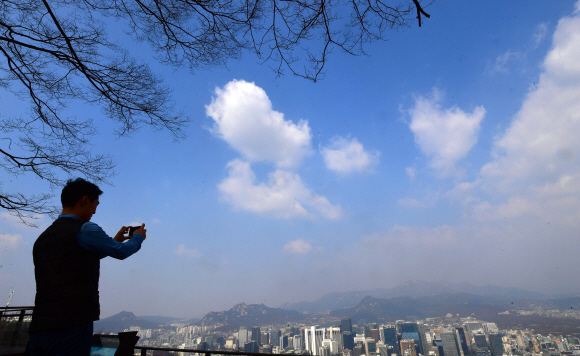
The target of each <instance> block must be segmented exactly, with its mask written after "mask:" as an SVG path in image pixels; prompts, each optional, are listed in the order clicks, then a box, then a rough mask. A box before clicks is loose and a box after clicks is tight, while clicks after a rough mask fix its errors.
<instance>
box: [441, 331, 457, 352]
mask: <svg viewBox="0 0 580 356" xmlns="http://www.w3.org/2000/svg"><path fill="white" fill-rule="evenodd" d="M439 335H440V336H441V344H442V346H443V355H442V356H459V349H458V347H457V341H456V340H455V333H453V332H452V331H451V330H446V329H442V330H441V331H440V332H439Z"/></svg>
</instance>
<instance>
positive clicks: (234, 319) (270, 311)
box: [197, 303, 304, 329]
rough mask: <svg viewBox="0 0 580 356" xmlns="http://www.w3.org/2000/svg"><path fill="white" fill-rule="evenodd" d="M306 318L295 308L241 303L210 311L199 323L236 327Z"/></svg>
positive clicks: (294, 321) (292, 321) (226, 327)
mask: <svg viewBox="0 0 580 356" xmlns="http://www.w3.org/2000/svg"><path fill="white" fill-rule="evenodd" d="M302 320H304V314H302V313H299V312H297V311H293V310H284V309H280V308H268V307H267V306H265V305H264V304H250V305H247V304H245V303H240V304H238V305H235V306H234V307H233V308H231V309H230V310H226V311H221V312H210V313H208V314H207V315H206V316H204V317H203V319H201V320H200V321H199V322H197V324H198V325H215V324H223V325H224V327H223V328H222V329H235V328H239V327H240V326H248V327H251V326H256V325H270V324H285V323H296V322H300V321H302Z"/></svg>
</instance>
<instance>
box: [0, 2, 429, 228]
mask: <svg viewBox="0 0 580 356" xmlns="http://www.w3.org/2000/svg"><path fill="white" fill-rule="evenodd" d="M413 10H416V12H417V19H418V21H419V26H421V15H424V16H426V17H429V15H428V14H427V13H426V12H425V11H424V10H423V7H422V6H421V4H420V3H419V1H418V0H42V1H38V0H3V1H2V2H0V88H2V89H3V90H7V91H10V92H12V93H13V94H15V95H16V96H18V97H19V98H22V99H24V100H27V101H28V102H29V103H30V114H29V115H23V116H21V117H7V118H5V117H0V133H1V134H2V135H3V136H2V137H0V138H8V140H0V169H2V170H3V171H4V172H5V173H7V174H9V175H10V176H19V175H24V174H26V175H32V176H34V177H36V178H38V179H40V180H42V181H45V182H48V183H49V185H50V186H51V187H53V188H54V187H57V186H60V185H61V184H62V183H63V179H65V178H66V177H67V176H69V175H72V174H81V175H84V176H86V177H87V178H89V179H91V180H94V181H100V182H106V181H107V180H108V179H109V178H110V177H111V176H112V175H113V174H114V172H113V167H114V165H113V163H112V160H111V157H109V156H107V155H93V154H91V150H90V139H91V137H93V136H94V135H95V133H96V127H95V124H94V123H93V121H92V120H91V119H90V118H86V119H82V120H81V119H78V118H76V117H70V116H67V114H66V112H67V111H66V109H67V107H68V105H69V104H70V102H72V101H77V102H81V103H84V104H86V105H92V106H99V107H100V108H101V110H102V111H103V112H104V114H105V115H106V116H107V117H108V118H110V119H111V120H113V121H114V122H116V123H117V127H116V131H115V132H116V134H117V135H119V136H126V135H130V134H131V133H133V132H135V131H136V130H138V129H139V128H141V127H143V126H149V127H153V128H154V129H158V130H161V129H165V130H168V131H169V132H170V133H171V135H173V137H174V138H175V139H180V138H183V131H182V128H183V126H184V125H186V124H187V123H188V121H189V118H187V117H184V116H183V115H182V114H181V113H179V112H178V113H176V112H175V110H174V107H173V103H172V101H171V91H170V90H169V89H168V88H167V87H166V86H164V85H163V83H162V80H161V78H160V77H158V76H156V75H155V74H153V73H152V71H151V70H150V68H149V67H148V65H147V64H145V63H142V62H140V61H137V60H136V59H135V58H133V57H132V56H131V55H129V53H128V52H127V51H126V50H124V49H123V48H121V47H120V46H118V45H117V44H115V43H114V42H112V41H111V40H109V39H108V38H107V36H106V25H105V23H106V22H105V20H106V18H108V17H112V18H115V19H117V20H121V22H124V23H125V24H127V25H128V29H129V34H130V35H131V36H132V37H133V39H134V40H136V41H141V42H146V43H148V44H149V45H150V46H151V48H152V49H153V50H154V51H155V52H156V53H157V59H158V60H159V61H161V62H162V63H165V64H169V65H172V66H175V67H180V66H183V65H187V66H189V68H190V69H191V70H197V69H204V68H207V67H211V66H216V65H225V64H226V63H227V62H228V60H230V59H235V58H239V57H240V56H241V55H242V53H244V52H253V53H254V54H255V55H256V56H257V57H258V58H259V59H260V60H261V61H263V63H266V62H267V63H268V64H269V65H270V66H271V68H272V69H273V70H274V72H275V74H276V75H278V76H279V75H283V74H284V72H285V71H289V72H290V73H291V74H292V75H295V76H299V77H302V78H305V79H308V80H312V81H314V82H316V81H318V80H319V79H321V78H323V76H324V70H325V68H326V62H327V60H328V58H329V56H330V55H331V53H332V52H333V51H336V50H337V49H338V50H339V51H342V52H345V53H347V54H350V55H360V54H364V53H365V52H364V46H365V45H366V44H368V43H369V42H372V41H377V40H381V39H383V38H384V33H385V31H386V30H388V29H393V28H398V27H405V26H410V25H411V24H412V23H413V22H414V17H413ZM1 183H2V182H0V184H1ZM3 189H7V188H3ZM50 199H51V198H50V195H34V194H28V195H27V194H24V193H10V192H5V191H1V190H0V208H3V209H5V210H8V211H9V212H11V213H13V214H16V215H17V216H18V217H20V218H21V219H23V220H26V219H27V218H30V217H31V216H33V214H37V213H48V212H51V211H54V207H52V206H50ZM31 214H32V215H31Z"/></svg>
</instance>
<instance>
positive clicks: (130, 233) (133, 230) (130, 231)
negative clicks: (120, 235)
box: [129, 226, 141, 236]
mask: <svg viewBox="0 0 580 356" xmlns="http://www.w3.org/2000/svg"><path fill="white" fill-rule="evenodd" d="M140 227H141V226H129V236H133V233H134V232H135V230H137V229H139V228H140Z"/></svg>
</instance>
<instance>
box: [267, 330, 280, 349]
mask: <svg viewBox="0 0 580 356" xmlns="http://www.w3.org/2000/svg"><path fill="white" fill-rule="evenodd" d="M280 335H281V333H280V330H270V335H269V339H270V345H272V346H280Z"/></svg>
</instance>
